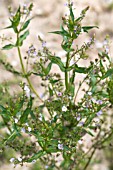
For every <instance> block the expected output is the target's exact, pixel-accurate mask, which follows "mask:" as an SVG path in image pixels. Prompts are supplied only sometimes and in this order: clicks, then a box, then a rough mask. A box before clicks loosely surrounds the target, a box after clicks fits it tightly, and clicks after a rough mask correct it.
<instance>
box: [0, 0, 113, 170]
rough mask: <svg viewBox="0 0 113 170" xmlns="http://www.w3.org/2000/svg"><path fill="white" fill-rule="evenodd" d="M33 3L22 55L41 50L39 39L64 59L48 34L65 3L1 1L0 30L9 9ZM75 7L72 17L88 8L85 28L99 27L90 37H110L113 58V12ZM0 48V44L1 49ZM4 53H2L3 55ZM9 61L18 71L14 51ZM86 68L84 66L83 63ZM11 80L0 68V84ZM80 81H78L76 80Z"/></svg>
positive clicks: (102, 5)
mask: <svg viewBox="0 0 113 170" xmlns="http://www.w3.org/2000/svg"><path fill="white" fill-rule="evenodd" d="M29 2H33V3H34V11H33V14H32V15H33V16H34V15H35V16H36V17H35V18H34V20H32V23H31V26H30V35H31V36H30V37H29V38H28V39H27V42H26V43H25V45H24V47H23V49H22V50H23V55H24V56H25V55H26V50H27V49H28V47H29V46H30V45H31V44H32V43H33V44H34V45H35V46H36V47H37V49H38V48H40V47H41V45H40V44H39V42H38V39H37V36H38V35H41V36H42V37H43V39H44V40H46V41H47V46H48V47H49V48H50V49H52V51H55V52H56V53H57V54H59V55H61V56H62V55H63V51H62V50H61V48H60V42H61V38H60V37H59V36H57V35H55V36H53V35H51V34H49V33H48V32H49V31H54V30H59V27H60V24H61V17H62V15H63V14H65V13H67V10H66V7H64V3H65V0H31V1H29V0H25V1H24V0H18V1H17V0H0V29H1V28H3V27H5V26H8V25H9V22H8V20H7V17H8V15H9V14H8V10H7V7H8V5H12V6H13V8H14V9H15V8H16V7H17V6H18V4H23V3H29ZM74 4H75V8H76V10H75V16H76V15H77V16H78V14H79V13H80V11H81V10H82V9H83V8H84V7H86V6H90V10H89V11H88V13H87V17H86V19H85V21H84V24H88V25H98V26H99V30H96V29H94V30H93V32H92V33H94V32H95V33H96V38H97V39H98V41H103V39H104V38H105V36H106V34H109V35H110V39H111V48H110V53H111V56H112V54H113V48H112V46H113V43H112V41H113V27H112V25H113V10H111V11H109V10H108V8H107V7H108V5H109V1H108V0H90V1H89V0H84V1H83V0H74ZM3 33H4V34H6V35H7V36H11V35H12V31H10V30H8V31H7V30H6V31H1V33H0V35H2V34H3ZM83 39H84V41H85V40H87V39H89V37H88V36H87V35H86V36H84V37H82V38H81V39H80V40H78V41H76V42H77V43H80V44H81V41H82V42H83ZM1 46H2V45H1V44H0V47H1ZM96 52H97V50H95V51H94V52H91V58H92V57H94V58H95V57H96ZM4 53H5V52H4ZM6 55H7V58H8V60H9V61H10V62H11V64H12V65H14V66H15V67H16V68H18V57H17V55H16V50H15V51H13V50H11V51H8V52H7V53H6ZM86 64H87V63H86ZM8 79H13V78H12V74H9V73H7V72H4V71H3V70H2V68H0V83H1V82H3V81H4V80H5V81H6V80H8ZM78 79H80V77H78ZM33 80H34V84H35V86H36V87H37V86H38V82H37V80H36V81H35V79H34V78H33ZM3 169H4V170H12V169H13V167H12V166H9V165H8V166H7V165H3V166H2V167H0V170H3ZM20 169H21V170H26V169H28V168H26V166H25V167H17V168H16V170H20ZM95 169H97V170H99V169H102V170H104V169H105V170H107V167H106V166H105V165H100V166H99V165H97V166H96V168H95Z"/></svg>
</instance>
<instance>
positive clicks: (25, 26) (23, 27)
mask: <svg viewBox="0 0 113 170" xmlns="http://www.w3.org/2000/svg"><path fill="white" fill-rule="evenodd" d="M30 21H31V19H29V20H27V21H26V22H25V23H24V25H23V26H22V28H21V29H20V31H23V30H25V29H26V28H27V27H28V25H29V23H30Z"/></svg>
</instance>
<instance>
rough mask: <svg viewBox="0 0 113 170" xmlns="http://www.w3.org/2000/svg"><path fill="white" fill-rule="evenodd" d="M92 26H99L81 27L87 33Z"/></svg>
mask: <svg viewBox="0 0 113 170" xmlns="http://www.w3.org/2000/svg"><path fill="white" fill-rule="evenodd" d="M93 28H99V27H97V26H84V27H82V29H83V31H84V32H87V33H88V31H89V30H91V29H93Z"/></svg>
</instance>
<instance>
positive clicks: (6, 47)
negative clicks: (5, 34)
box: [2, 44, 15, 50]
mask: <svg viewBox="0 0 113 170" xmlns="http://www.w3.org/2000/svg"><path fill="white" fill-rule="evenodd" d="M13 47H15V45H13V44H8V45H5V46H4V47H2V50H10V49H12V48H13Z"/></svg>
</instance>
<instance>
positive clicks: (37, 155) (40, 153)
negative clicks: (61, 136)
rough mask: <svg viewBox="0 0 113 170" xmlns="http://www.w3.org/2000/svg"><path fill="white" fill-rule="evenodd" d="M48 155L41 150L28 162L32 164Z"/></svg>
mask: <svg viewBox="0 0 113 170" xmlns="http://www.w3.org/2000/svg"><path fill="white" fill-rule="evenodd" d="M45 154H46V152H45V151H43V150H40V151H39V152H38V153H36V154H34V155H33V156H32V157H31V158H29V159H28V160H27V162H32V161H33V160H37V159H39V158H40V157H42V156H44V155H45Z"/></svg>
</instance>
